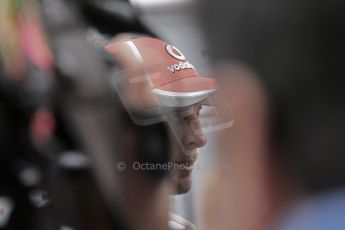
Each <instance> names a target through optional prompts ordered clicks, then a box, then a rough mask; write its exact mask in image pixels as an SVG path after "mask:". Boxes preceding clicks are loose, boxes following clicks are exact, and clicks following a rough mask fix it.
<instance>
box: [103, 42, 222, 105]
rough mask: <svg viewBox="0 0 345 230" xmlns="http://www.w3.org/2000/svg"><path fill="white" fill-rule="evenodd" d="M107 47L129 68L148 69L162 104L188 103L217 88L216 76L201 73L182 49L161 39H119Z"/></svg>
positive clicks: (151, 81)
mask: <svg viewBox="0 0 345 230" xmlns="http://www.w3.org/2000/svg"><path fill="white" fill-rule="evenodd" d="M106 50H107V51H108V52H109V53H111V54H112V55H114V57H115V58H116V59H117V60H118V61H119V62H120V64H121V65H122V66H123V68H124V69H125V70H138V69H144V70H145V72H144V75H145V79H146V80H148V81H149V82H150V85H151V87H150V88H151V89H150V90H151V92H152V93H153V94H154V95H155V96H156V98H157V99H158V101H159V104H160V105H162V106H166V107H187V106H190V105H193V104H196V103H199V102H201V101H202V100H204V99H206V98H207V97H208V96H209V95H211V94H213V93H214V92H215V91H216V90H217V83H216V81H215V80H214V79H212V78H207V77H202V76H200V75H199V74H198V73H197V71H196V70H195V68H194V66H193V65H192V64H191V63H190V62H189V61H187V59H186V57H185V56H184V55H183V54H182V53H181V51H180V50H178V49H177V48H176V47H175V46H173V45H171V44H168V43H166V42H164V41H161V40H159V39H156V38H151V37H139V38H127V39H126V38H125V39H118V40H115V41H114V42H112V43H111V44H109V45H108V46H107V47H106Z"/></svg>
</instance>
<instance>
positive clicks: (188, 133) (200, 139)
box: [183, 118, 207, 150]
mask: <svg viewBox="0 0 345 230" xmlns="http://www.w3.org/2000/svg"><path fill="white" fill-rule="evenodd" d="M183 137H184V138H183V139H184V140H183V142H184V145H185V148H186V149H188V150H191V149H196V148H201V147H203V146H205V145H206V144H207V138H206V136H205V134H204V132H203V131H202V127H201V124H200V121H199V119H198V118H195V119H189V120H187V122H186V126H185V127H184V135H183Z"/></svg>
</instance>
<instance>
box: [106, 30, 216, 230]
mask: <svg viewBox="0 0 345 230" xmlns="http://www.w3.org/2000/svg"><path fill="white" fill-rule="evenodd" d="M106 50H107V51H108V52H109V53H110V54H112V56H113V57H114V58H115V59H116V60H117V61H118V63H120V64H121V68H122V69H123V71H122V72H121V73H117V74H115V75H114V77H113V79H112V82H113V84H114V86H115V88H116V90H117V93H118V95H119V96H120V98H121V100H122V103H123V105H124V106H125V107H126V109H127V112H128V114H129V116H130V117H131V119H132V121H133V122H134V123H135V124H136V125H139V126H142V127H145V126H150V125H153V124H159V123H162V122H164V123H165V124H166V127H169V130H170V132H169V133H170V135H169V136H170V138H169V139H170V143H158V142H157V141H156V142H155V143H152V145H153V146H156V145H157V146H159V145H162V144H165V145H169V146H170V149H169V150H167V151H169V153H168V154H169V159H168V162H166V163H165V164H164V163H162V162H158V163H157V161H155V158H156V157H157V156H152V155H153V154H152V153H150V152H147V153H146V155H148V156H150V159H151V160H150V162H151V163H153V164H146V163H147V160H143V159H139V162H140V164H137V162H134V161H133V160H130V161H128V162H132V163H133V162H134V164H133V167H135V168H134V171H133V170H129V171H127V172H126V173H127V176H129V174H132V175H136V179H137V181H138V180H139V183H143V182H142V181H144V179H143V178H145V176H146V175H148V173H149V174H150V175H152V174H159V173H161V171H162V170H163V173H164V172H165V171H167V173H168V174H169V180H168V181H169V182H170V185H172V191H171V194H183V193H186V192H188V191H189V190H190V188H191V183H192V170H193V166H194V164H195V162H196V161H197V158H198V152H197V151H198V148H201V147H203V146H204V145H205V144H206V142H207V141H206V137H205V136H204V133H203V132H202V125H201V123H200V120H199V114H200V111H201V110H202V107H203V105H205V104H207V105H209V103H206V100H207V98H208V97H209V96H210V95H212V94H213V93H214V92H215V91H216V90H217V84H216V82H215V80H213V79H210V78H204V77H201V76H199V75H198V73H197V72H196V70H195V68H194V66H193V65H192V64H191V63H189V62H188V61H187V60H186V58H185V56H184V55H183V54H182V53H181V52H180V51H179V50H178V49H177V48H176V47H174V46H172V45H170V44H167V43H166V42H163V41H161V40H158V39H155V38H150V37H142V36H141V37H133V36H128V35H120V36H119V37H117V38H116V39H115V40H114V41H113V42H112V43H111V44H109V45H108V46H107V47H106ZM133 108H136V109H134V110H133ZM134 145H135V144H134V143H133V144H132V146H134ZM133 148H135V147H133ZM139 151H140V149H139ZM161 154H166V153H164V152H162V153H161ZM155 162H156V163H157V164H155ZM151 165H153V166H154V167H152V168H150V166H151ZM164 166H166V167H164ZM127 181H128V180H127ZM130 181H132V182H130ZM130 181H129V182H125V183H133V185H132V186H128V187H129V188H132V189H133V188H134V187H135V186H136V185H134V183H135V184H137V182H134V180H133V179H132V180H130ZM151 186H152V184H151ZM127 194H130V191H128V193H127ZM149 194H150V193H148V194H140V195H138V194H136V195H135V197H132V198H130V199H128V201H129V203H132V202H133V201H134V203H137V202H139V201H138V196H149ZM151 194H152V193H151ZM163 194H164V193H163ZM134 203H133V205H131V207H132V208H131V209H132V210H133V208H134V209H136V204H134ZM141 206H142V205H141ZM131 209H130V208H129V212H131V211H130V210H131ZM156 210H158V209H156ZM159 210H161V211H162V209H159ZM166 211H167V212H168V210H166ZM138 213H141V214H143V213H145V212H143V210H141V211H138ZM138 215H140V214H138ZM169 228H170V229H195V226H194V225H193V224H191V223H189V222H188V221H186V220H184V219H183V218H181V217H179V216H177V215H174V214H171V215H170V219H169Z"/></svg>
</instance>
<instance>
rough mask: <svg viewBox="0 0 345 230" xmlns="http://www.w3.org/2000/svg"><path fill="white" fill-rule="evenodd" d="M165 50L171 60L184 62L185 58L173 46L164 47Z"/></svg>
mask: <svg viewBox="0 0 345 230" xmlns="http://www.w3.org/2000/svg"><path fill="white" fill-rule="evenodd" d="M165 50H166V51H167V52H168V54H169V55H170V56H172V57H173V58H175V59H177V60H180V61H185V60H186V58H185V56H184V55H183V54H182V53H181V51H179V50H178V49H177V48H176V47H175V46H173V45H166V46H165Z"/></svg>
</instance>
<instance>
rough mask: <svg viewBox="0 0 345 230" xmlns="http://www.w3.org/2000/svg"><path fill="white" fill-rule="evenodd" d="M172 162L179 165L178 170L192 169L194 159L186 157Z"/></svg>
mask: <svg viewBox="0 0 345 230" xmlns="http://www.w3.org/2000/svg"><path fill="white" fill-rule="evenodd" d="M174 163H175V164H176V165H178V166H179V170H187V171H192V170H193V167H194V164H195V160H192V159H188V160H182V161H175V162H174Z"/></svg>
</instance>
